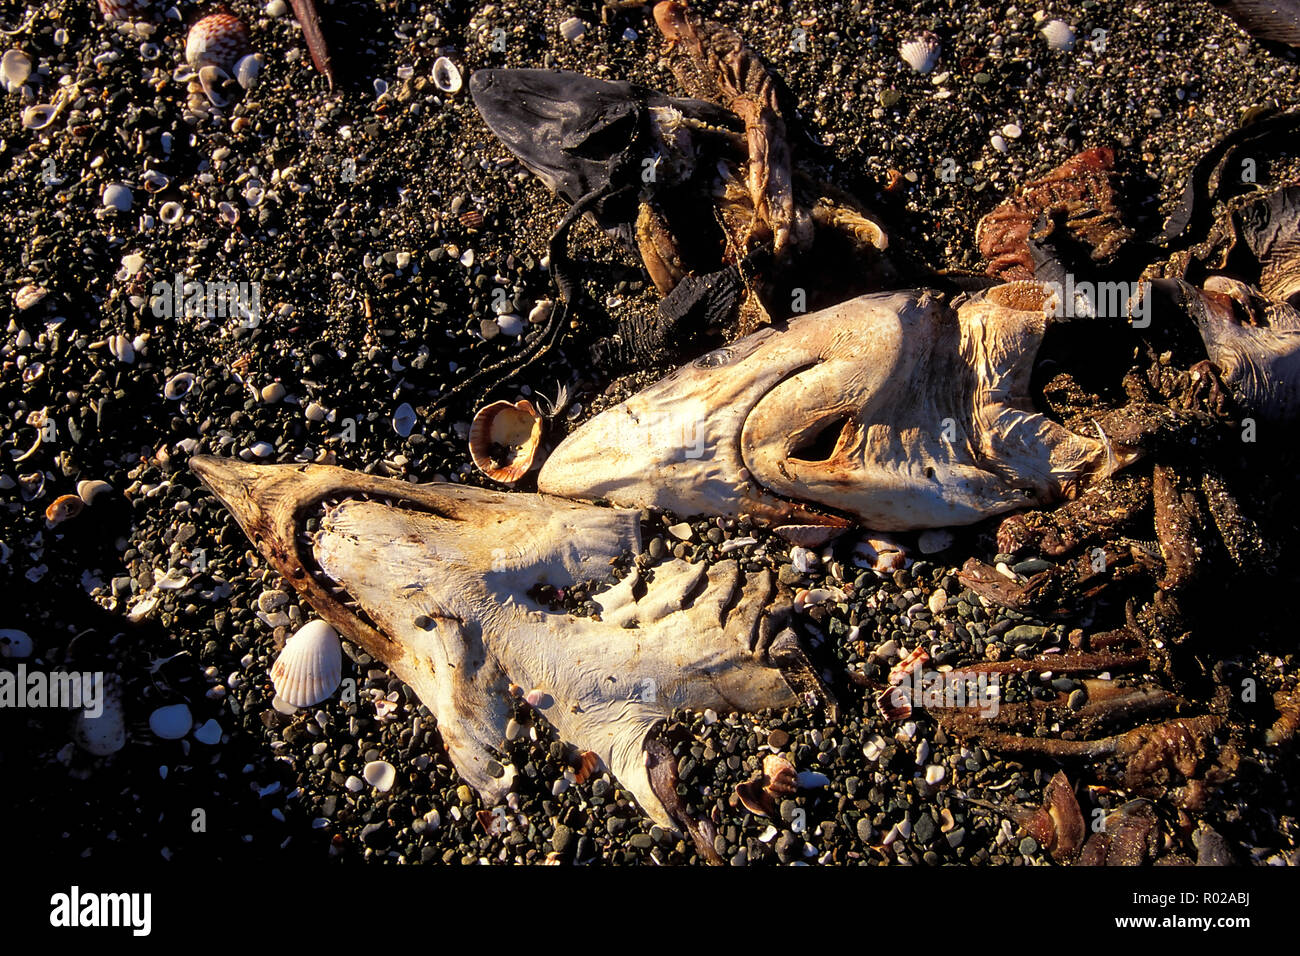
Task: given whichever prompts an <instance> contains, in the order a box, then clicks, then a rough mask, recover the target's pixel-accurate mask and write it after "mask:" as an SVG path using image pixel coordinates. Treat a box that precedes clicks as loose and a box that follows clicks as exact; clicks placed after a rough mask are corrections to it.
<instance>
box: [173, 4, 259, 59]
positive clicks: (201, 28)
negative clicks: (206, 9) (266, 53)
mask: <svg viewBox="0 0 1300 956" xmlns="http://www.w3.org/2000/svg"><path fill="white" fill-rule="evenodd" d="M246 53H248V27H246V26H244V22H243V21H242V20H240V19H239V17H237V16H234V15H233V14H230V13H210V14H208V15H207V16H206V17H203V18H202V19H201V20H199V21H197V22H196V23H195V24H194V26H192V27H190V32H189V34H188V35H187V36H186V38H185V62H186V63H188V64H189V65H190V66H192V67H194V69H196V70H197V69H199V68H200V67H203V66H209V65H211V66H219V67H221V69H223V70H225V71H226V73H230V72H231V71H232V70H233V69H234V68H235V64H236V63H238V62H239V60H240V58H241V57H243V56H244V54H246Z"/></svg>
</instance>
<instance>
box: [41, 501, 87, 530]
mask: <svg viewBox="0 0 1300 956" xmlns="http://www.w3.org/2000/svg"><path fill="white" fill-rule="evenodd" d="M85 507H86V503H85V502H84V501H82V500H81V499H80V498H79V497H77V496H76V495H59V497H57V498H55V499H54V500H53V501H52V502H50V506H49V507H48V508H46V509H45V520H46V521H48V522H49V523H50V524H52V525H54V524H59V523H60V522H63V521H67V520H68V519H69V518H75V517H76V516H77V515H79V514H81V510H82V509H83V508H85Z"/></svg>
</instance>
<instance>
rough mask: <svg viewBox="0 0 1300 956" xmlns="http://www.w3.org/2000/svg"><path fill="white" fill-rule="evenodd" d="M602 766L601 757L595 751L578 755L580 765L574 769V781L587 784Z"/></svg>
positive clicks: (586, 751)
mask: <svg viewBox="0 0 1300 956" xmlns="http://www.w3.org/2000/svg"><path fill="white" fill-rule="evenodd" d="M599 766H600V755H599V754H597V753H596V752H595V751H594V750H584V751H583V752H582V753H580V754H579V755H578V765H577V766H576V767H574V768H573V776H574V779H575V780H576V781H577V782H578V783H586V782H587V781H588V780H589V779H591V777H592V775H593V774H595V772H596V769H597V768H598V767H599Z"/></svg>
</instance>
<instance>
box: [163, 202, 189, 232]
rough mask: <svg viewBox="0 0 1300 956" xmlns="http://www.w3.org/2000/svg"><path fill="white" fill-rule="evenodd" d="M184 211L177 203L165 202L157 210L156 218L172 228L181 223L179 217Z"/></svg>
mask: <svg viewBox="0 0 1300 956" xmlns="http://www.w3.org/2000/svg"><path fill="white" fill-rule="evenodd" d="M184 212H185V209H184V208H183V207H182V206H181V204H180V203H178V202H165V203H163V204H162V208H161V209H159V210H158V218H159V219H161V220H162V221H163V222H165V223H167V225H169V226H172V225H175V224H176V223H178V222H180V221H181V215H182V214H183V213H184Z"/></svg>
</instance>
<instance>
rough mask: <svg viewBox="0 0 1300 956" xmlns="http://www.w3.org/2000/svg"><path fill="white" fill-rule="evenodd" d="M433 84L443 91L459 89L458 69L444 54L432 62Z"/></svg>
mask: <svg viewBox="0 0 1300 956" xmlns="http://www.w3.org/2000/svg"><path fill="white" fill-rule="evenodd" d="M433 85H434V86H436V87H437V88H438V89H439V90H441V91H442V92H444V93H457V92H459V91H460V88H461V78H460V70H459V69H458V68H457V66H456V64H455V63H453V62H451V60H449V59H447V58H446V57H445V56H440V57H438V59H436V60H435V61H434V63H433Z"/></svg>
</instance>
